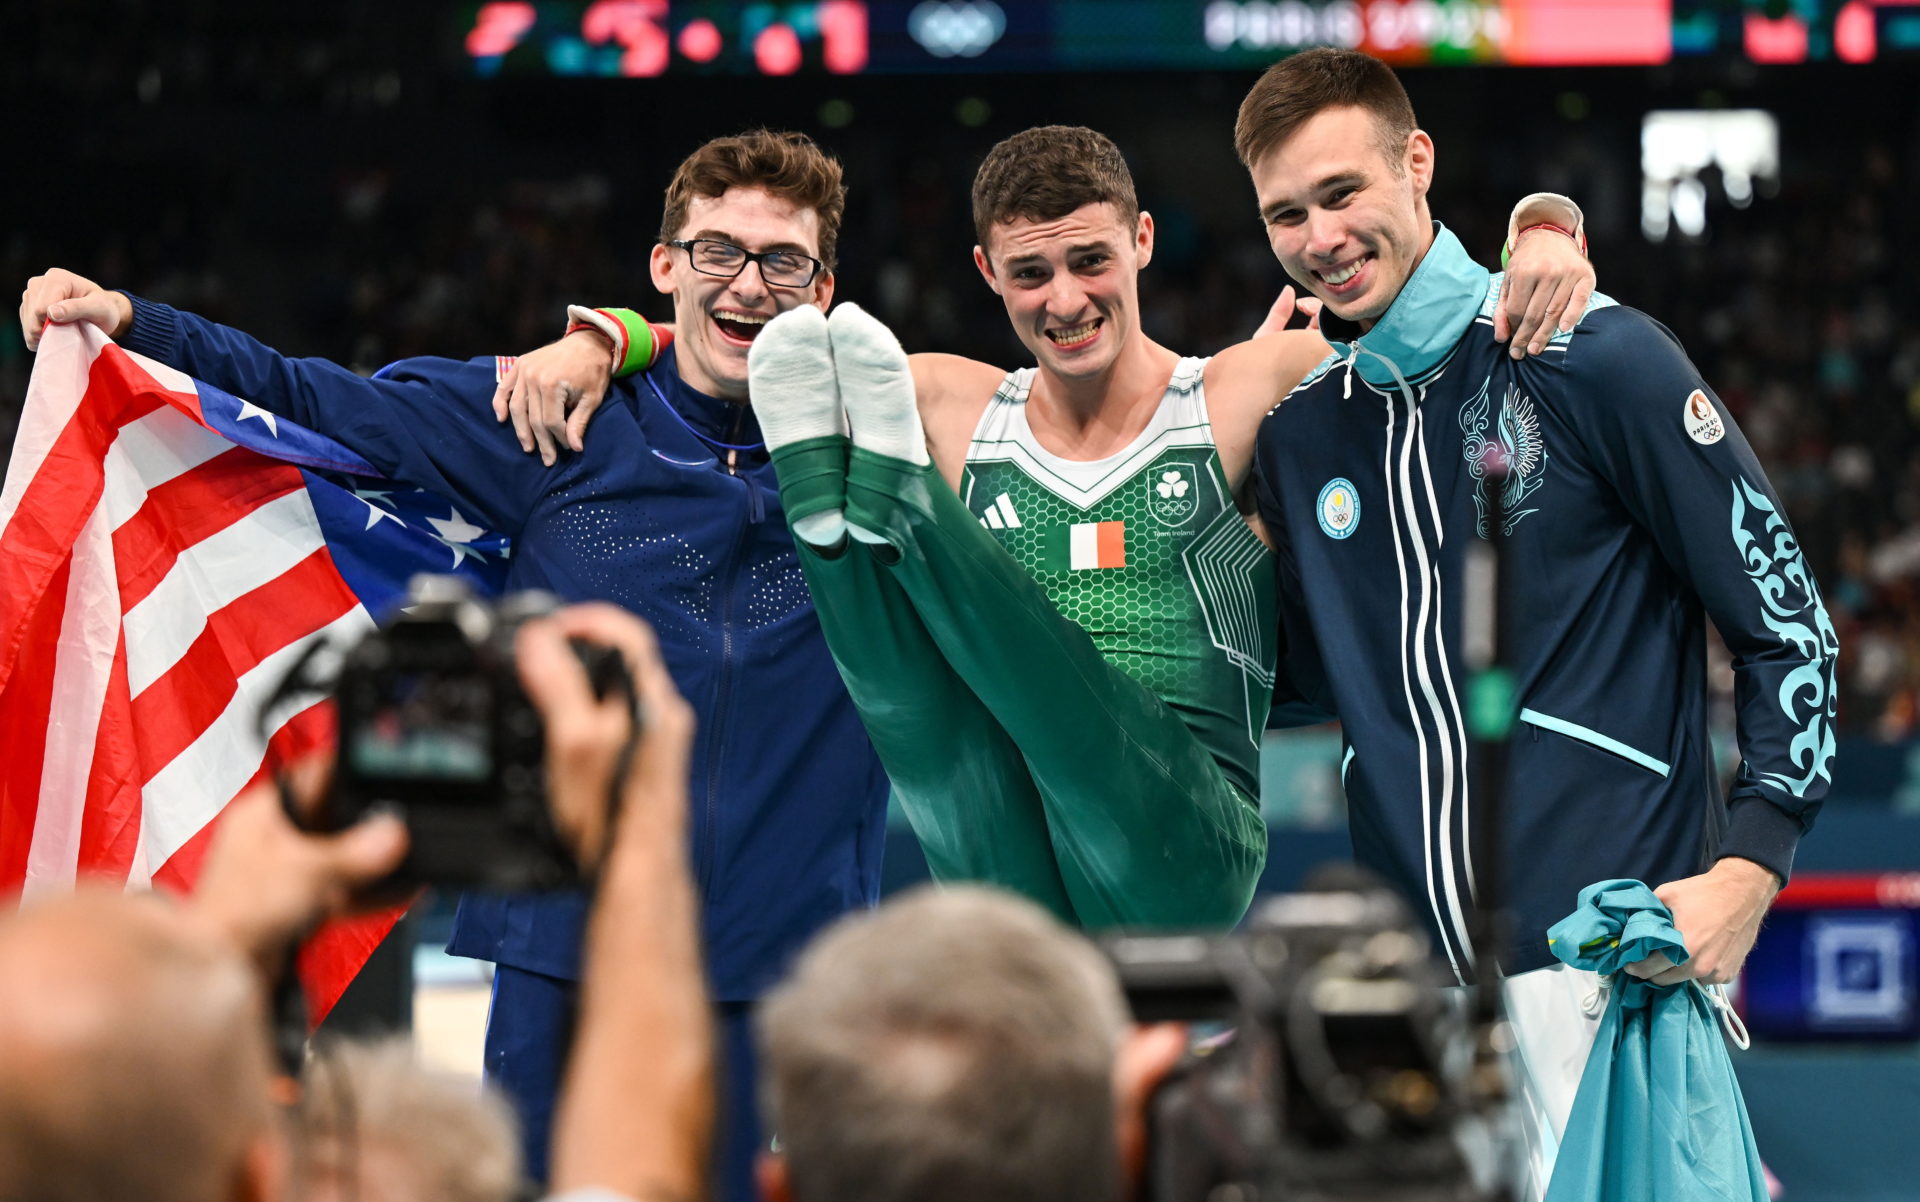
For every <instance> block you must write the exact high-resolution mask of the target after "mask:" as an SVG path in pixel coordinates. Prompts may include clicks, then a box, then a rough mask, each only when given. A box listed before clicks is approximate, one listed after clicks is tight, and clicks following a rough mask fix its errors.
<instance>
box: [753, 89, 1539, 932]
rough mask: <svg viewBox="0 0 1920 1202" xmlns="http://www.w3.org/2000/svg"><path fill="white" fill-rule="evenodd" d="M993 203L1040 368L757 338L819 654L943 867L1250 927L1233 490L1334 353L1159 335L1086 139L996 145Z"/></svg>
mask: <svg viewBox="0 0 1920 1202" xmlns="http://www.w3.org/2000/svg"><path fill="white" fill-rule="evenodd" d="M974 219H975V225H976V228H977V230H978V232H979V236H980V245H979V246H978V247H976V248H975V251H974V259H975V262H976V264H977V266H978V267H979V270H980V272H981V274H982V275H983V276H984V277H985V279H986V280H987V283H988V284H989V286H991V287H992V288H993V289H994V291H995V292H997V293H998V294H999V295H1000V296H1001V298H1002V299H1003V301H1004V302H1005V303H1006V306H1007V313H1008V316H1009V317H1010V318H1011V319H1012V321H1013V324H1014V328H1015V329H1016V331H1017V332H1018V333H1019V335H1020V337H1021V340H1022V341H1023V342H1024V343H1025V344H1026V346H1027V348H1028V349H1029V350H1030V351H1031V352H1032V353H1033V354H1034V356H1035V357H1036V359H1037V360H1038V367H1037V368H1035V369H1027V370H1023V371H1019V372H1015V373H1012V374H1010V375H1003V374H1002V373H1001V372H999V371H998V370H997V369H994V368H991V367H987V366H986V365H984V364H978V363H974V362H971V361H968V360H964V359H958V358H955V357H952V356H935V355H922V356H917V357H915V358H914V359H913V360H911V361H909V359H908V358H907V356H906V354H905V352H904V351H902V350H901V349H900V346H899V344H898V343H897V342H896V341H895V340H894V339H893V336H892V335H891V334H890V333H888V332H887V330H886V329H885V327H883V326H881V325H880V324H879V323H878V322H877V321H875V320H874V319H873V318H872V317H870V316H868V315H867V314H865V313H864V312H862V311H861V310H859V309H858V308H857V307H855V306H851V305H846V306H842V307H841V308H839V309H837V310H836V311H835V312H834V314H833V316H832V317H831V318H828V317H826V316H824V315H822V314H820V313H818V312H815V313H814V314H812V315H811V316H810V317H809V316H807V315H798V316H795V315H782V316H781V317H779V318H777V319H776V320H775V321H774V322H772V323H771V324H769V325H768V327H767V328H766V330H765V331H764V332H763V333H762V334H761V335H760V336H759V337H758V338H757V339H756V340H755V342H754V345H753V349H752V351H751V352H750V355H749V359H748V366H749V392H750V394H751V395H752V396H753V397H754V399H755V408H756V411H757V412H758V414H759V417H760V422H761V428H762V430H763V432H764V433H765V435H766V437H767V445H768V448H769V450H770V451H771V452H772V454H773V459H774V465H775V468H776V470H777V471H778V472H779V475H780V481H781V495H782V500H783V502H784V504H785V507H786V511H787V515H788V519H789V522H790V523H791V525H792V526H793V529H794V532H795V536H796V539H797V540H798V542H799V543H800V545H801V548H802V551H801V556H800V558H801V563H802V566H803V570H804V571H805V572H806V575H807V580H808V583H809V585H810V586H811V587H812V589H813V593H814V598H815V601H816V603H817V605H818V608H819V611H820V615H821V622H822V625H823V626H824V627H825V629H826V633H827V642H828V646H829V647H830V648H831V649H832V650H833V653H834V658H835V661H836V662H837V663H838V665H839V666H840V669H841V673H842V675H843V676H844V677H845V679H846V681H847V685H848V688H849V690H850V691H851V692H852V694H853V697H854V701H855V703H856V704H857V705H858V706H859V707H860V710H861V715H862V717H863V719H864V720H865V722H866V726H867V731H868V734H869V735H870V736H871V737H872V739H873V741H874V746H875V748H876V749H877V750H878V751H879V753H880V757H881V760H882V762H883V763H884V764H885V765H886V767H887V770H888V773H889V775H890V776H891V777H892V779H893V782H894V789H895V793H896V796H897V797H898V798H899V800H900V802H901V804H902V807H903V808H904V810H905V811H906V814H907V816H908V818H909V820H910V821H911V822H912V824H913V827H914V831H915V833H916V834H917V835H918V836H919V838H920V841H921V845H922V847H923V848H925V850H926V852H927V857H928V860H929V863H930V864H931V865H932V866H933V868H934V871H935V874H936V875H937V876H939V877H942V878H949V879H951V878H963V879H987V880H993V881H996V882H999V883H1001V884H1006V885H1010V886H1012V887H1015V888H1018V889H1020V890H1021V891H1022V892H1025V893H1027V894H1028V895H1030V896H1033V897H1036V898H1038V899H1039V900H1041V901H1042V902H1044V903H1046V904H1048V905H1050V906H1051V907H1052V908H1053V909H1054V910H1055V911H1056V912H1059V913H1061V914H1062V915H1063V916H1066V917H1069V918H1071V919H1073V920H1076V921H1078V922H1079V923H1081V924H1082V925H1085V926H1113V925H1182V926H1186V925H1194V926H1212V925H1227V924H1231V923H1233V922H1234V921H1236V920H1237V919H1239V917H1240V916H1241V914H1242V913H1244V912H1245V910H1246V907H1247V903H1248V902H1249V900H1250V899H1251V897H1252V893H1253V888H1254V885H1255V883H1256V881H1257V879H1258V877H1259V873H1260V868H1261V866H1262V865H1263V863H1264V862H1265V855H1266V828H1265V825H1264V823H1263V822H1262V821H1261V818H1260V813H1259V805H1258V802H1257V801H1256V797H1257V794H1258V779H1259V775H1258V774H1259V737H1260V732H1261V730H1262V728H1263V727H1264V725H1265V719H1266V714H1267V707H1268V702H1269V698H1270V695H1271V690H1272V685H1273V665H1274V654H1275V650H1274V645H1273V631H1274V629H1275V626H1276V619H1275V611H1274V599H1273V587H1274V585H1273V571H1272V560H1271V557H1270V554H1269V552H1268V551H1267V549H1266V547H1265V546H1264V545H1263V544H1262V542H1261V540H1260V538H1259V537H1258V536H1257V535H1256V534H1255V532H1254V530H1253V529H1252V524H1251V522H1250V520H1249V519H1248V518H1247V517H1245V516H1243V514H1242V511H1241V506H1239V505H1237V504H1236V494H1237V493H1238V492H1239V491H1240V489H1241V486H1242V485H1243V484H1244V483H1245V481H1246V478H1247V474H1248V467H1249V463H1248V459H1249V455H1248V452H1249V444H1250V440H1251V438H1252V435H1253V432H1254V428H1255V426H1256V424H1257V423H1258V421H1259V418H1260V417H1261V416H1262V415H1264V414H1265V413H1266V412H1267V411H1268V410H1269V409H1271V408H1272V407H1273V406H1274V405H1275V404H1276V403H1278V402H1279V400H1280V399H1281V398H1282V397H1284V396H1285V394H1286V393H1287V392H1288V391H1290V390H1291V388H1292V387H1293V385H1294V384H1296V383H1297V382H1298V381H1299V380H1300V379H1301V378H1302V377H1304V376H1305V375H1306V373H1307V372H1308V371H1309V370H1310V369H1311V368H1312V367H1313V366H1314V365H1315V364H1317V363H1318V362H1319V361H1320V360H1321V359H1322V358H1324V356H1325V354H1326V345H1325V343H1324V342H1322V341H1321V340H1320V339H1319V337H1318V336H1317V335H1315V334H1312V333H1309V332H1304V331H1302V332H1294V333H1281V334H1277V335H1274V336H1271V337H1266V338H1261V339H1257V340H1255V341H1252V342H1248V343H1243V344H1241V345H1239V346H1236V347H1233V348H1230V349H1228V350H1226V351H1224V352H1222V353H1220V354H1219V355H1217V356H1215V357H1213V358H1212V359H1211V360H1200V359H1183V358H1181V357H1179V356H1177V355H1176V354H1174V353H1173V352H1172V351H1170V350H1168V349H1166V348H1164V347H1161V346H1159V345H1158V344H1156V343H1154V342H1153V341H1152V340H1151V339H1149V338H1148V337H1147V336H1146V335H1145V334H1143V333H1142V332H1141V331H1140V329H1139V319H1138V272H1139V270H1140V269H1141V268H1143V267H1145V266H1146V264H1147V262H1148V260H1149V259H1150V258H1151V256H1152V252H1153V219H1152V217H1151V216H1150V215H1148V214H1146V213H1142V212H1140V211H1139V207H1138V204H1137V202H1136V200H1135V197H1134V191H1133V184H1132V179H1131V178H1130V176H1129V174H1128V172H1127V169H1126V164H1125V162H1124V160H1123V159H1122V158H1121V156H1120V153H1119V151H1118V149H1117V148H1115V147H1114V145H1113V143H1112V142H1110V141H1108V140H1107V139H1106V138H1104V137H1102V136H1101V135H1099V134H1096V133H1094V132H1093V131H1091V130H1085V129H1074V128H1064V127H1047V128H1042V129H1036V130H1029V131H1027V132H1026V133H1023V134H1019V135H1016V136H1015V137H1013V138H1010V139H1008V140H1007V141H1005V142H1003V143H1001V144H1000V145H999V146H997V147H995V148H994V150H993V151H992V153H991V154H989V155H988V157H987V159H986V161H985V163H984V164H983V165H982V166H981V168H980V172H979V175H978V176H977V178H976V180H975V184H974ZM1556 241H1558V240H1556ZM983 402H984V403H983ZM843 412H844V419H843V416H842V415H843ZM843 420H844V427H850V428H851V431H852V436H851V449H849V440H848V438H847V437H845V436H843V435H842V433H841V431H842V429H843V428H844V427H843ZM836 515H837V516H836Z"/></svg>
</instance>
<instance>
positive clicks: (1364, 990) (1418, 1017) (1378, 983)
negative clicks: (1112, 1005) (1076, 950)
mask: <svg viewBox="0 0 1920 1202" xmlns="http://www.w3.org/2000/svg"><path fill="white" fill-rule="evenodd" d="M1340 876H1341V878H1342V879H1340V880H1338V881H1336V882H1334V883H1331V884H1327V885H1322V886H1321V887H1318V888H1314V887H1311V886H1310V891H1308V892H1302V893H1296V894H1287V895H1282V896H1278V897H1274V898H1271V899H1269V900H1267V901H1265V902H1264V903H1262V904H1261V905H1260V906H1259V907H1258V908H1257V909H1255V911H1254V913H1253V916H1252V917H1251V919H1250V920H1249V922H1248V924H1247V926H1246V928H1245V929H1243V930H1240V931H1236V932H1233V933H1230V934H1223V935H1222V934H1214V935H1151V936H1116V937H1110V938H1108V939H1106V940H1104V941H1103V946H1104V948H1105V950H1106V952H1107V954H1108V956H1109V957H1110V958H1111V959H1112V960H1113V961H1114V963H1115V965H1116V966H1117V968H1118V969H1119V973H1120V979H1121V983H1122V985H1123V986H1124V987H1125V989H1126V992H1127V998H1128V1001H1129V1002H1130V1003H1131V1005H1132V1007H1133V1012H1134V1017H1135V1018H1136V1019H1137V1020H1139V1021H1141V1022H1167V1021H1185V1022H1189V1023H1193V1024H1197V1031H1198V1033H1200V1034H1205V1033H1206V1032H1208V1031H1210V1030H1212V1031H1219V1032H1221V1033H1219V1034H1217V1035H1216V1036H1215V1037H1214V1038H1212V1039H1203V1040H1200V1041H1199V1042H1197V1043H1196V1045H1195V1046H1194V1047H1193V1049H1192V1050H1191V1051H1190V1052H1189V1054H1188V1055H1187V1057H1186V1058H1185V1059H1184V1060H1183V1061H1182V1063H1181V1064H1180V1065H1178V1066H1177V1067H1176V1068H1175V1069H1174V1071H1173V1073H1172V1074H1171V1075H1170V1076H1169V1078H1168V1080H1167V1081H1166V1083H1165V1084H1164V1085H1162V1086H1161V1088H1160V1089H1159V1091H1158V1092H1157V1093H1156V1094H1155V1096H1154V1098H1153V1101H1152V1104H1151V1109H1150V1111H1149V1115H1148V1132H1149V1134H1148V1165H1147V1185H1146V1197H1147V1198H1148V1199H1149V1200H1150V1202H1222V1200H1225V1199H1230V1200H1232V1202H1273V1200H1276V1199H1286V1200H1288V1202H1308V1200H1313V1202H1321V1200H1326V1202H1333V1200H1336V1199H1337V1200H1347V1199H1355V1200H1357V1199H1367V1200H1369V1202H1491V1200H1493V1199H1499V1198H1505V1197H1507V1196H1508V1195H1507V1194H1506V1193H1505V1192H1504V1190H1503V1188H1502V1187H1501V1185H1500V1184H1499V1183H1498V1182H1497V1181H1496V1180H1495V1178H1497V1177H1499V1176H1501V1170H1502V1168H1503V1165H1504V1153H1503V1150H1502V1149H1500V1148H1498V1147H1496V1146H1495V1145H1496V1144H1497V1143H1498V1142H1499V1139H1498V1137H1497V1135H1496V1134H1495V1132H1496V1131H1497V1130H1498V1129H1500V1127H1501V1125H1500V1124H1499V1123H1497V1122H1493V1121H1490V1115H1491V1114H1492V1112H1493V1111H1494V1110H1495V1109H1496V1108H1497V1107H1496V1104H1497V1102H1498V1101H1499V1092H1500V1090H1501V1089H1502V1088H1503V1085H1502V1084H1501V1083H1499V1082H1490V1081H1489V1080H1488V1078H1487V1075H1486V1074H1485V1073H1484V1072H1483V1071H1481V1070H1482V1069H1483V1068H1484V1065H1483V1064H1482V1063H1481V1060H1482V1058H1481V1057H1480V1056H1479V1055H1478V1053H1477V1049H1478V1047H1479V1043H1478V1041H1477V1039H1476V1031H1475V1029H1474V1027H1473V1014H1472V1009H1471V1007H1470V1006H1469V1005H1468V1004H1467V999H1466V998H1465V997H1464V996H1463V995H1462V994H1460V993H1459V992H1458V991H1454V990H1448V989H1446V988H1444V986H1445V984H1446V982H1447V981H1448V980H1449V979H1450V978H1448V977H1446V976H1445V975H1444V972H1443V970H1442V969H1440V968H1439V967H1438V966H1437V965H1436V964H1435V963H1434V962H1433V960H1432V959H1431V957H1430V955H1429V952H1428V943H1427V939H1426V936H1425V934H1424V933H1423V932H1422V931H1421V930H1420V929H1419V928H1418V927H1416V926H1415V925H1414V923H1413V921H1412V918H1411V916H1410V915H1409V914H1408V912H1407V910H1406V907H1405V906H1404V905H1403V904H1402V903H1401V901H1400V899H1399V898H1398V897H1397V896H1396V895H1394V894H1393V893H1392V892H1391V891H1390V890H1388V889H1387V888H1386V887H1385V886H1384V885H1381V884H1379V883H1378V882H1375V881H1373V880H1372V879H1371V878H1363V877H1362V876H1361V874H1359V873H1358V871H1357V870H1346V871H1344V872H1342V873H1341V874H1340ZM1222 1028H1224V1030H1223V1029H1222ZM1490 1089H1491V1090H1492V1091H1493V1092H1491V1093H1489V1092H1488V1091H1489V1090H1490Z"/></svg>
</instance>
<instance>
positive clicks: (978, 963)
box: [758, 886, 1127, 1202]
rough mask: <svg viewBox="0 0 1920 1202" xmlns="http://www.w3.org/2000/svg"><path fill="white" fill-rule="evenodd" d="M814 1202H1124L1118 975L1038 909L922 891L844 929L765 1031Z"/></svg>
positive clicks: (774, 1111)
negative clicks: (1117, 1104)
mask: <svg viewBox="0 0 1920 1202" xmlns="http://www.w3.org/2000/svg"><path fill="white" fill-rule="evenodd" d="M758 1023H759V1034H760V1044H761V1048H762V1053H761V1054H762V1062H763V1064H764V1066H765V1067H764V1071H763V1072H762V1074H761V1078H760V1080H761V1084H762V1086H763V1091H764V1095H765V1098H766V1101H767V1102H768V1117H769V1118H770V1119H771V1120H772V1122H773V1125H774V1128H775V1129H776V1130H777V1131H778V1132H779V1136H780V1144H781V1147H782V1148H783V1149H784V1150H785V1152H786V1157H787V1172H788V1175H789V1180H790V1182H791V1184H792V1192H793V1196H794V1197H795V1198H798V1199H800V1200H801V1202H820V1200H822V1199H831V1200H832V1202H980V1200H981V1199H986V1198H991V1199H995V1200H996V1202H1111V1200H1112V1199H1113V1198H1115V1197H1118V1196H1119V1193H1120V1189H1119V1186H1120V1182H1119V1171H1118V1167H1119V1165H1118V1162H1119V1156H1118V1151H1117V1149H1116V1147H1115V1132H1114V1121H1113V1106H1114V1101H1113V1068H1114V1061H1115V1059H1116V1057H1117V1055H1118V1050H1119V1046H1120V1041H1121V1037H1122V1035H1123V1033H1124V1031H1125V1029H1126V1023H1127V1009H1126V1001H1125V999H1124V998H1123V997H1122V996H1121V993H1120V982H1119V979H1118V977H1116V976H1115V974H1114V970H1113V967H1112V965H1111V964H1109V963H1108V962H1107V960H1106V959H1105V957H1103V956H1102V955H1101V954H1100V952H1099V951H1098V950H1097V949H1096V948H1095V947H1094V946H1093V944H1091V943H1089V942H1088V941H1087V940H1086V938H1085V937H1084V936H1082V935H1080V934H1079V933H1078V932H1075V931H1069V930H1067V929H1066V928H1065V927H1063V926H1061V925H1060V923H1059V922H1057V921H1055V920H1054V919H1053V918H1051V917H1049V916H1048V915H1047V914H1046V913H1045V912H1044V911H1042V910H1041V909H1040V908H1039V907H1038V906H1036V905H1034V904H1033V903H1032V902H1029V901H1026V900H1024V899H1022V898H1018V897H1015V896H1013V895H1012V894H1008V893H1000V892H997V891H995V890H991V889H983V888H980V887H977V886H971V887H969V886H958V887H955V888H952V889H941V890H936V889H932V888H922V889H918V890H915V891H913V892H911V893H907V894H903V895H902V896H900V897H898V898H896V899H894V900H892V901H889V902H888V903H887V904H886V905H884V906H881V907H880V908H879V909H878V910H876V911H874V912H872V913H871V914H861V915H858V916H850V917H848V918H845V919H842V920H841V921H840V922H839V923H838V924H836V925H835V926H834V927H832V928H831V929H830V930H828V931H827V932H826V933H825V934H823V935H821V936H820V938H818V939H816V940H815V941H814V942H813V944H812V945H811V946H810V947H808V948H807V950H806V953H805V954H804V955H803V956H801V958H800V961H799V963H798V964H797V965H796V966H795V967H794V970H793V972H792V974H791V975H790V976H789V977H788V978H787V980H786V981H785V982H784V983H783V984H782V985H781V986H780V987H779V988H778V989H777V990H775V991H774V992H773V994H772V995H771V996H770V997H768V999H767V1000H766V1002H765V1003H764V1004H763V1005H762V1006H761V1008H760V1014H759V1017H758Z"/></svg>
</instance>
